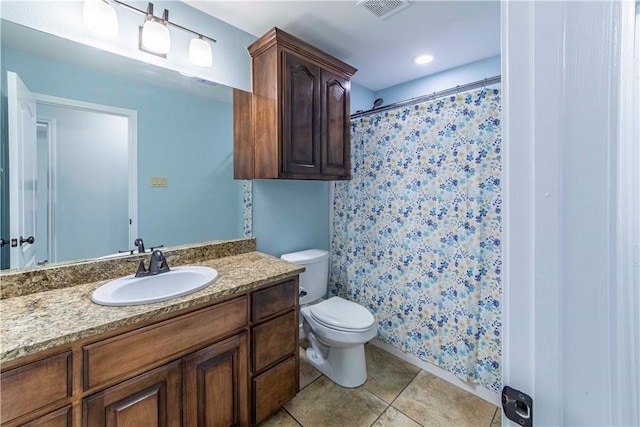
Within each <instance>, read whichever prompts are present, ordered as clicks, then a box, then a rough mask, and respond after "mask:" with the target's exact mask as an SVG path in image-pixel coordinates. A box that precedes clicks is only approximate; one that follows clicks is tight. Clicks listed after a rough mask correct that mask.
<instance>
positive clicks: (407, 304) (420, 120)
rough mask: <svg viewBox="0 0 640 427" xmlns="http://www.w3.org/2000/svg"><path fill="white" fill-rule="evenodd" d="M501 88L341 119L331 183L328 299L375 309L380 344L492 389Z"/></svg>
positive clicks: (497, 350) (496, 361)
mask: <svg viewBox="0 0 640 427" xmlns="http://www.w3.org/2000/svg"><path fill="white" fill-rule="evenodd" d="M500 114H501V103H500V91H499V90H487V89H482V90H477V91H473V92H467V93H464V94H458V95H456V96H451V97H447V98H442V99H438V100H434V101H429V102H424V103H421V104H418V105H414V106H411V107H405V108H399V109H396V110H391V111H386V112H380V113H377V114H373V115H369V116H366V117H362V118H357V119H354V120H352V122H351V144H352V153H351V162H352V166H351V167H352V179H351V180H350V181H342V182H337V183H336V184H335V191H334V199H333V236H332V243H331V250H332V260H331V273H330V274H331V276H330V282H331V283H330V293H331V294H333V295H339V296H342V297H343V298H346V299H349V300H352V301H355V302H357V303H359V304H362V305H363V306H365V307H367V308H368V309H369V310H370V311H371V312H372V313H374V315H375V317H376V320H377V321H378V338H379V339H381V340H382V341H385V342H387V343H389V344H391V345H392V346H394V347H396V348H399V349H401V350H403V351H405V352H408V353H410V354H413V355H415V356H417V357H419V358H420V359H421V360H424V361H427V362H430V363H433V364H435V365H438V366H440V367H442V368H444V369H446V370H448V371H450V372H452V373H453V374H455V375H456V376H458V377H459V378H461V379H463V380H465V381H469V382H474V383H480V384H481V385H483V386H484V387H486V388H488V389H491V390H494V391H499V390H500V388H501V378H500V362H501V343H500V337H501V326H502V325H501V312H500V311H501V288H502V286H501V276H500V273H501V269H502V265H501V233H502V225H501V222H502V220H501V209H502V195H501V144H502V136H501V127H500Z"/></svg>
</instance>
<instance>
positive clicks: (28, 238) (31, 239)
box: [20, 236, 36, 245]
mask: <svg viewBox="0 0 640 427" xmlns="http://www.w3.org/2000/svg"><path fill="white" fill-rule="evenodd" d="M35 241H36V239H34V238H33V236H29V237H27V238H26V239H23V238H22V236H20V244H21V245H24V244H25V243H29V244H30V245H33V243H34V242H35Z"/></svg>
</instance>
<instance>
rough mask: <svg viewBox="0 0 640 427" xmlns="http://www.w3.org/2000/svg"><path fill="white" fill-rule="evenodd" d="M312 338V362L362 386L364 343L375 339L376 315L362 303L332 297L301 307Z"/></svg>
mask: <svg viewBox="0 0 640 427" xmlns="http://www.w3.org/2000/svg"><path fill="white" fill-rule="evenodd" d="M300 313H301V314H302V318H303V330H304V333H305V336H306V337H307V339H308V340H309V348H307V358H308V360H309V362H310V363H311V364H312V365H313V366H314V367H315V368H316V369H318V370H319V371H320V372H322V373H323V374H325V375H326V376H327V377H328V378H329V379H331V380H332V381H334V382H335V383H337V384H340V385H341V386H343V387H358V386H360V385H362V384H364V382H365V381H366V380H367V367H366V361H365V354H364V344H365V343H366V342H368V341H370V340H371V339H373V338H374V337H375V336H376V334H377V332H378V326H377V323H376V321H375V318H374V317H373V315H372V314H371V312H369V310H367V309H366V308H364V307H362V306H361V305H359V304H356V303H354V302H351V301H347V300H345V299H342V298H340V297H332V298H330V299H328V300H326V301H322V302H319V303H317V304H312V305H307V306H305V307H302V308H301V309H300Z"/></svg>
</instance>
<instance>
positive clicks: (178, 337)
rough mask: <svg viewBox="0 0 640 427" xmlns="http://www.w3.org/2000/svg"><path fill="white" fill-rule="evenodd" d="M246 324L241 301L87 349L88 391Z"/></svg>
mask: <svg viewBox="0 0 640 427" xmlns="http://www.w3.org/2000/svg"><path fill="white" fill-rule="evenodd" d="M246 324H247V299H246V297H242V298H239V299H236V300H233V301H229V302H225V303H221V304H218V305H215V306H213V307H209V308H205V309H202V310H198V311H195V312H193V313H189V314H185V315H183V316H179V317H176V318H175V319H170V320H167V321H164V322H161V323H158V324H155V325H151V326H148V327H145V328H141V329H138V330H135V331H132V332H129V333H126V334H123V335H119V336H116V337H113V338H110V339H107V340H105V341H100V342H98V343H95V344H90V345H88V346H85V347H84V387H85V390H87V389H90V388H92V387H95V386H97V385H100V384H104V383H105V382H107V381H109V380H111V379H113V378H117V377H119V376H122V375H125V374H129V373H135V372H136V371H141V370H143V369H146V368H147V367H148V366H149V365H154V364H159V363H163V362H166V361H169V360H172V359H174V358H177V357H180V356H182V355H184V354H186V353H187V352H188V351H189V350H194V349H196V347H197V346H199V345H201V344H205V343H207V342H210V341H212V340H214V339H216V338H221V337H223V336H225V335H228V334H230V333H232V332H234V331H237V330H239V329H241V328H243V327H245V326H246Z"/></svg>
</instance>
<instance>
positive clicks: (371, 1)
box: [358, 0, 409, 19]
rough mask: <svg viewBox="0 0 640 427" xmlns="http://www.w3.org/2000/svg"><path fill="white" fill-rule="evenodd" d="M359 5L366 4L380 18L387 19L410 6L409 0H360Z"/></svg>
mask: <svg viewBox="0 0 640 427" xmlns="http://www.w3.org/2000/svg"><path fill="white" fill-rule="evenodd" d="M358 5H361V6H364V7H365V8H366V9H368V10H369V12H371V13H373V14H374V15H375V16H376V17H377V18H378V19H387V18H388V17H390V16H391V15H393V14H394V13H396V12H399V11H401V10H402V9H404V8H405V7H407V6H409V2H408V1H406V0H360V1H359V2H358Z"/></svg>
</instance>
